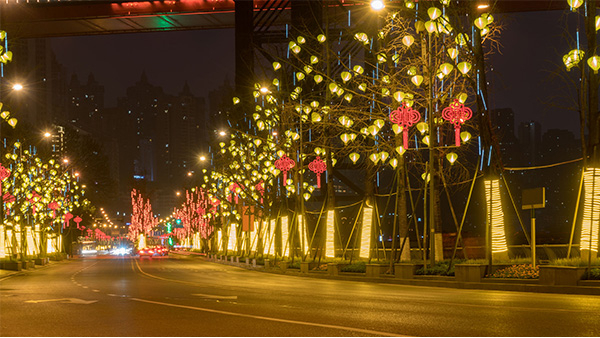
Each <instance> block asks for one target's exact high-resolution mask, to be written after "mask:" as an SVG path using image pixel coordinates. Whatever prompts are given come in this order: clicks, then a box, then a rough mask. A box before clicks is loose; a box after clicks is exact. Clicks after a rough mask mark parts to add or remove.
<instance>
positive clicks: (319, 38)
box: [317, 34, 327, 43]
mask: <svg viewBox="0 0 600 338" xmlns="http://www.w3.org/2000/svg"><path fill="white" fill-rule="evenodd" d="M326 40H327V37H326V36H325V35H323V34H319V35H317V41H319V42H320V43H323V42H325V41H326Z"/></svg>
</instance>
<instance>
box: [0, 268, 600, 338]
mask: <svg viewBox="0 0 600 338" xmlns="http://www.w3.org/2000/svg"><path fill="white" fill-rule="evenodd" d="M0 335H2V336H386V335H387V336H390V335H391V336H402V335H410V336H600V298H599V297H597V296H582V295H560V294H541V293H524V292H503V291H482V290H459V289H446V288H432V287H416V286H407V285H388V284H381V283H378V284H371V283H366V282H351V281H340V280H327V279H314V278H306V277H295V276H285V275H277V274H269V273H263V272H255V271H248V270H244V269H241V268H236V267H232V266H227V265H220V264H215V263H210V262H205V261H203V260H200V259H192V258H190V259H176V258H174V257H172V256H169V257H160V258H147V257H145V258H142V259H139V258H113V259H108V258H83V259H75V260H70V261H67V262H60V263H57V264H54V265H52V266H50V267H44V268H38V269H36V270H34V271H31V272H27V273H25V274H19V275H14V276H10V277H4V278H0Z"/></svg>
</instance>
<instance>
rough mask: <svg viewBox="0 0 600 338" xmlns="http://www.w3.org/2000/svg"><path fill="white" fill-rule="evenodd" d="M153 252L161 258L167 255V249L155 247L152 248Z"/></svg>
mask: <svg viewBox="0 0 600 338" xmlns="http://www.w3.org/2000/svg"><path fill="white" fill-rule="evenodd" d="M154 252H156V253H158V254H159V255H161V256H166V255H168V254H169V249H167V248H165V247H164V246H157V247H154Z"/></svg>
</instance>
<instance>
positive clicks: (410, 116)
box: [390, 102, 421, 149]
mask: <svg viewBox="0 0 600 338" xmlns="http://www.w3.org/2000/svg"><path fill="white" fill-rule="evenodd" d="M420 119H421V114H420V113H419V112H418V111H416V110H414V109H412V108H411V107H409V106H407V105H406V103H404V102H402V107H398V109H396V110H393V111H392V112H391V113H390V121H391V122H392V123H395V124H397V125H399V126H401V127H402V147H403V148H404V149H408V128H410V127H412V125H413V124H415V123H417V122H418V121H419V120H420Z"/></svg>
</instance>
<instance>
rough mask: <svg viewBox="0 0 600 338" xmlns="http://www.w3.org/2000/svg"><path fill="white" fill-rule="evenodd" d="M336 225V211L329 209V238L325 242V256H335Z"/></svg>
mask: <svg viewBox="0 0 600 338" xmlns="http://www.w3.org/2000/svg"><path fill="white" fill-rule="evenodd" d="M334 225H335V211H334V210H327V238H326V242H325V257H334V256H335V248H334V242H333V238H334V234H335V230H334Z"/></svg>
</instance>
